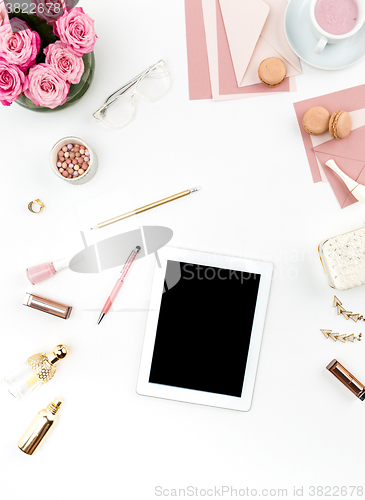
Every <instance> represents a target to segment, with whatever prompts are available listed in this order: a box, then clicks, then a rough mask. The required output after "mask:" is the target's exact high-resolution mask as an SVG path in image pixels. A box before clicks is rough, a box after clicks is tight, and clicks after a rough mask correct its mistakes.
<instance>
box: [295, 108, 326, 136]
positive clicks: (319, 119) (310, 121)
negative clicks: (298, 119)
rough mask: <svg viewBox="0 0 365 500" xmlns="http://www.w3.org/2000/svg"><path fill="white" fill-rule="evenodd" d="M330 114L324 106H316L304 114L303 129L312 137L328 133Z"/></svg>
mask: <svg viewBox="0 0 365 500" xmlns="http://www.w3.org/2000/svg"><path fill="white" fill-rule="evenodd" d="M330 117H331V115H330V112H329V111H327V109H326V108H323V107H322V106H314V107H313V108H310V109H308V111H306V112H305V113H304V116H303V120H302V124H303V128H304V130H305V131H306V132H308V134H310V135H320V134H324V132H327V130H328V125H329V122H330Z"/></svg>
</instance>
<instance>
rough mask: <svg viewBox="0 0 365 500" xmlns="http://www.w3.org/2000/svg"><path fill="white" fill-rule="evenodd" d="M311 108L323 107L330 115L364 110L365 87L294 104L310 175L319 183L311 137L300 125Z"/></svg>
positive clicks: (361, 86) (353, 88)
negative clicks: (336, 112)
mask: <svg viewBox="0 0 365 500" xmlns="http://www.w3.org/2000/svg"><path fill="white" fill-rule="evenodd" d="M313 106H323V107H324V108H326V109H328V111H329V112H330V113H331V114H332V113H334V112H335V111H337V110H345V111H349V112H350V111H355V110H358V109H362V108H365V85H359V86H357V87H352V88H349V89H345V90H340V91H339V92H333V93H332V94H327V95H322V96H319V97H314V98H312V99H306V100H305V101H300V102H296V103H295V104H294V109H295V113H296V116H297V120H298V124H299V128H300V132H301V134H302V139H303V143H304V147H305V152H306V154H307V158H308V162H309V166H310V170H311V173H312V178H313V182H320V181H321V180H322V178H321V173H320V170H319V166H318V162H317V159H316V153H315V151H314V149H313V144H312V140H311V136H310V135H309V134H308V133H307V132H306V131H305V130H304V128H303V125H302V119H303V115H304V113H305V112H306V111H307V110H308V109H309V108H311V107H313ZM351 135H352V133H351ZM349 137H351V136H349ZM349 137H348V138H346V139H344V140H343V141H341V140H339V141H338V142H343V143H346V141H347V140H348V139H349ZM344 141H345V142H344ZM326 168H327V167H326ZM328 173H329V169H328V168H327V170H326V175H327V174H328ZM329 175H331V174H329Z"/></svg>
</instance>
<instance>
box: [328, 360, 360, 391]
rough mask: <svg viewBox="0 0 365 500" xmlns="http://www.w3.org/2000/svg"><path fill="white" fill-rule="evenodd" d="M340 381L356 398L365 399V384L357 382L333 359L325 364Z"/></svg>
mask: <svg viewBox="0 0 365 500" xmlns="http://www.w3.org/2000/svg"><path fill="white" fill-rule="evenodd" d="M326 368H327V370H329V371H330V372H331V373H332V374H333V375H334V376H335V377H336V378H337V379H338V380H339V381H340V382H342V383H343V385H345V386H346V387H347V388H348V389H349V390H350V391H351V392H352V393H353V394H355V396H356V397H357V398H359V399H360V400H361V401H364V399H365V386H364V385H363V384H362V383H361V382H359V381H358V380H357V379H356V378H355V377H354V376H353V375H352V374H351V373H350V372H349V371H348V370H346V368H345V367H344V366H342V365H341V363H339V362H338V361H337V359H333V360H332V361H331V363H329V364H328V365H327V366H326Z"/></svg>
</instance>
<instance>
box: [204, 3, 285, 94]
mask: <svg viewBox="0 0 365 500" xmlns="http://www.w3.org/2000/svg"><path fill="white" fill-rule="evenodd" d="M216 16H217V44H218V62H219V64H218V66H219V94H220V95H226V94H236V95H237V97H238V95H239V94H254V93H264V94H272V93H280V92H290V90H291V89H290V82H289V78H286V79H285V80H284V82H283V83H282V84H280V85H278V86H277V87H267V86H266V85H264V84H263V83H258V84H255V85H248V86H246V87H238V85H237V80H236V75H235V72H234V66H233V62H232V58H231V52H230V50H229V44H228V39H227V35H226V30H225V27H224V22H223V17H222V12H221V9H220V7H219V1H218V0H216ZM214 98H215V96H214V93H213V99H214Z"/></svg>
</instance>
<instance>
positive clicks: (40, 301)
mask: <svg viewBox="0 0 365 500" xmlns="http://www.w3.org/2000/svg"><path fill="white" fill-rule="evenodd" d="M23 305H24V306H28V307H31V308H32V309H38V311H43V312H45V313H48V314H52V315H53V316H58V317H59V318H62V319H68V318H69V317H70V314H71V311H72V307H71V306H66V305H65V304H60V303H59V302H54V301H53V300H49V299H45V298H44V297H39V296H38V295H33V294H32V293H26V294H25V297H24V300H23Z"/></svg>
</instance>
